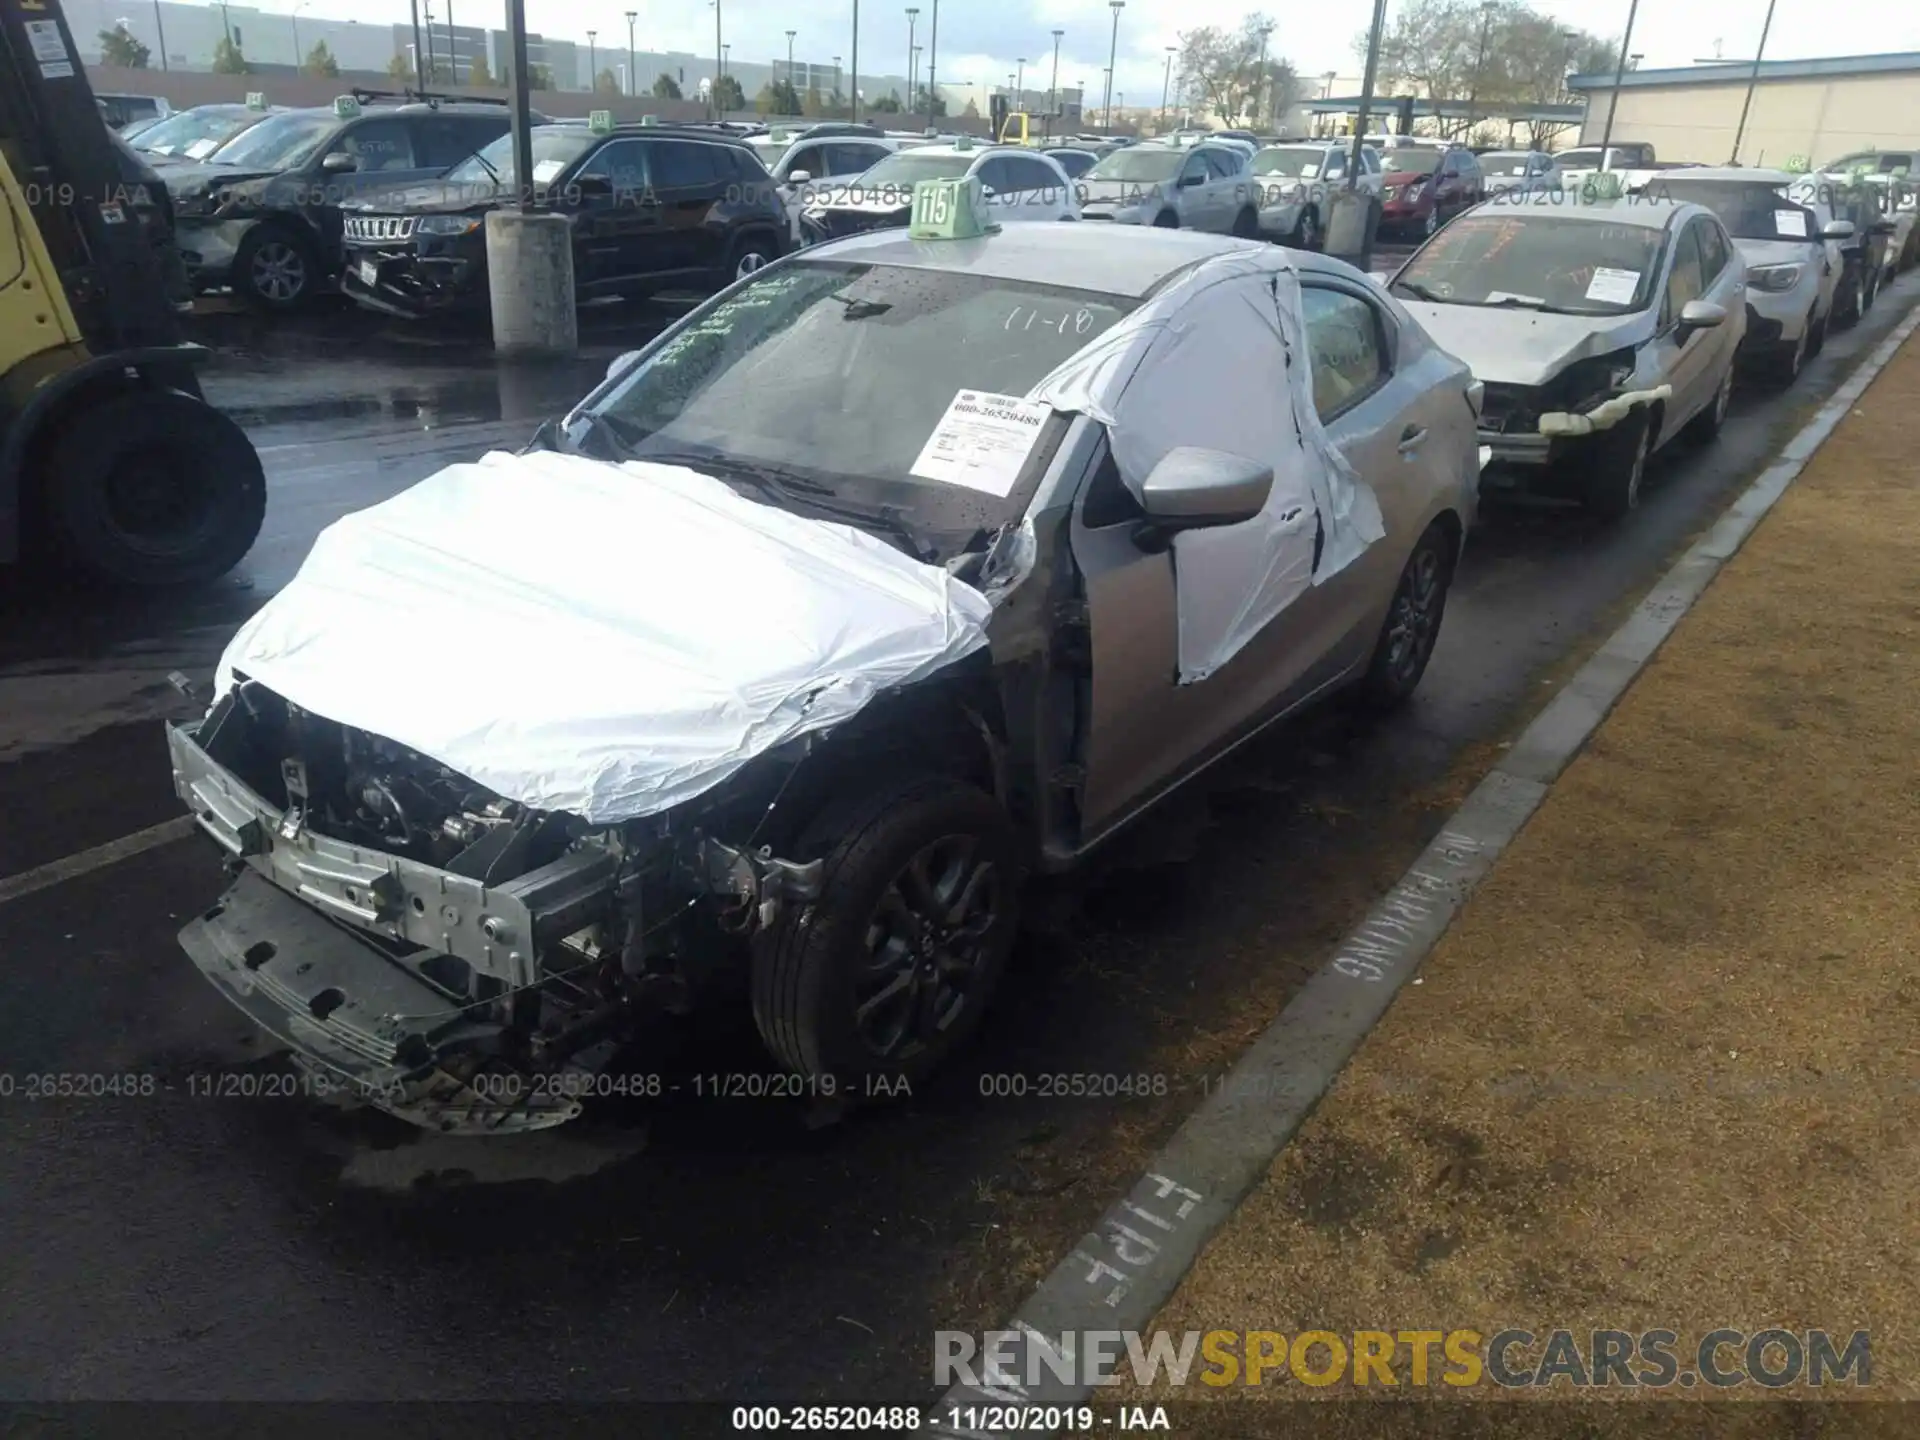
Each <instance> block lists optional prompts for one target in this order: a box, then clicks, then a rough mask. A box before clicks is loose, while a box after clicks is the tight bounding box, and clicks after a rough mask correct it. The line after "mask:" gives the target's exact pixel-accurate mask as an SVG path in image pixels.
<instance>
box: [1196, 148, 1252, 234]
mask: <svg viewBox="0 0 1920 1440" xmlns="http://www.w3.org/2000/svg"><path fill="white" fill-rule="evenodd" d="M1206 156H1207V168H1208V169H1209V170H1211V171H1212V172H1213V177H1214V178H1213V183H1212V185H1211V186H1210V187H1209V188H1210V189H1211V190H1212V191H1213V194H1214V202H1213V203H1214V215H1215V217H1216V220H1215V223H1216V224H1217V225H1218V227H1219V230H1220V232H1221V233H1222V234H1231V233H1232V231H1233V228H1234V222H1235V221H1236V220H1238V219H1239V218H1240V212H1241V211H1242V210H1244V209H1245V208H1246V207H1247V206H1249V205H1253V206H1255V208H1256V209H1257V208H1258V205H1259V202H1258V201H1257V200H1256V199H1255V198H1254V184H1253V176H1252V174H1251V173H1250V172H1251V171H1252V168H1253V162H1252V159H1251V158H1250V157H1249V156H1248V155H1247V154H1245V152H1243V151H1240V150H1227V149H1225V148H1223V147H1221V146H1217V145H1216V146H1213V147H1211V148H1209V149H1208V151H1207V152H1206Z"/></svg>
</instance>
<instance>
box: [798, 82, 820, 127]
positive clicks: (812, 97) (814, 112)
mask: <svg viewBox="0 0 1920 1440" xmlns="http://www.w3.org/2000/svg"><path fill="white" fill-rule="evenodd" d="M825 104H826V102H825V101H824V100H822V99H821V98H820V87H819V86H818V85H809V86H808V87H807V93H806V94H805V95H803V96H801V97H800V113H801V114H802V115H804V116H806V117H807V119H809V120H818V119H819V118H820V111H821V108H822V107H823V106H824V105H825Z"/></svg>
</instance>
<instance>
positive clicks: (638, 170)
mask: <svg viewBox="0 0 1920 1440" xmlns="http://www.w3.org/2000/svg"><path fill="white" fill-rule="evenodd" d="M650 148H651V147H650V145H649V143H648V142H646V141H642V140H622V139H614V140H609V141H608V142H607V143H606V144H604V145H602V146H601V147H600V148H599V149H598V150H596V151H594V152H593V153H592V154H591V155H589V156H588V157H587V158H586V159H585V160H583V161H581V162H580V165H579V166H578V167H577V168H576V169H575V170H574V172H573V174H572V175H571V176H569V177H566V178H564V179H563V180H562V181H561V182H560V183H559V184H558V185H556V186H555V187H554V191H553V196H554V200H555V203H556V204H558V205H559V206H560V207H561V209H562V210H563V212H564V213H565V214H566V215H567V216H568V217H569V218H570V219H571V220H572V222H573V256H574V266H573V268H574V288H575V289H576V290H577V291H579V292H580V293H582V294H595V293H601V294H604V293H608V292H611V291H615V290H618V289H619V288H620V287H621V285H622V284H623V283H625V282H631V281H633V280H635V279H641V278H646V277H650V276H658V275H661V274H671V273H674V272H676V271H678V270H680V269H681V268H683V267H682V266H681V265H680V264H679V263H678V262H677V261H676V260H675V258H674V250H673V247H672V245H671V244H670V243H669V237H668V235H667V231H666V224H665V222H664V220H663V218H662V215H661V208H660V202H659V200H658V198H657V197H656V196H655V195H654V193H653V188H652V185H651V177H650V172H649V169H648V165H647V158H648V151H649V149H650Z"/></svg>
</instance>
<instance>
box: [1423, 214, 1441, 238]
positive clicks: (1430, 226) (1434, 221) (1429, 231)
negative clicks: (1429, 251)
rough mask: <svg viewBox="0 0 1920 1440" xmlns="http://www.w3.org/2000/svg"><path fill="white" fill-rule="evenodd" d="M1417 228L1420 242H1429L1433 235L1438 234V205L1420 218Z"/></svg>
mask: <svg viewBox="0 0 1920 1440" xmlns="http://www.w3.org/2000/svg"><path fill="white" fill-rule="evenodd" d="M1419 228H1420V238H1421V239H1422V240H1431V239H1432V238H1433V237H1434V236H1435V235H1437V234H1439V233H1440V207H1439V206H1438V205H1436V206H1434V207H1433V209H1431V210H1429V211H1428V212H1427V213H1426V214H1425V215H1423V216H1421V217H1420V227H1419Z"/></svg>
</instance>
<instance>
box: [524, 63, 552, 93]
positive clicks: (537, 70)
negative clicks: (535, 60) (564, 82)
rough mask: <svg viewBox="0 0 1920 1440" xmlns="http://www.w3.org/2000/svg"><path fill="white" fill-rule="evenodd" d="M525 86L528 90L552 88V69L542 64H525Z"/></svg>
mask: <svg viewBox="0 0 1920 1440" xmlns="http://www.w3.org/2000/svg"><path fill="white" fill-rule="evenodd" d="M527 88H528V89H529V90H551V89H553V71H551V70H549V69H548V68H547V67H546V66H544V65H529V66H527Z"/></svg>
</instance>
